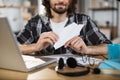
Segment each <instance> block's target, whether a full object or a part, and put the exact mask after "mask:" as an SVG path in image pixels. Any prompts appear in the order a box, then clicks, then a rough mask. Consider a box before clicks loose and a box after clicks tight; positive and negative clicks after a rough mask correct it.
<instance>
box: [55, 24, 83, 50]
mask: <svg viewBox="0 0 120 80" xmlns="http://www.w3.org/2000/svg"><path fill="white" fill-rule="evenodd" d="M83 26H84V24H79V25H78V24H76V23H72V24H70V25H68V26H66V27H65V28H64V29H63V30H62V31H61V32H60V33H57V35H58V36H59V40H58V41H57V42H56V43H55V44H54V48H55V49H58V48H60V47H61V46H63V45H64V44H65V43H66V42H67V41H68V40H70V39H71V38H73V37H74V36H78V35H79V34H80V31H81V29H82V28H83Z"/></svg>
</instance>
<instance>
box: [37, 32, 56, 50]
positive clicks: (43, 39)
mask: <svg viewBox="0 0 120 80" xmlns="http://www.w3.org/2000/svg"><path fill="white" fill-rule="evenodd" d="M57 40H58V36H57V35H56V34H55V33H54V32H52V31H50V32H44V33H42V34H41V35H40V37H39V39H38V41H37V43H36V45H35V51H40V50H42V49H45V48H47V47H48V46H49V45H53V44H54V43H55V42H56V41H57Z"/></svg>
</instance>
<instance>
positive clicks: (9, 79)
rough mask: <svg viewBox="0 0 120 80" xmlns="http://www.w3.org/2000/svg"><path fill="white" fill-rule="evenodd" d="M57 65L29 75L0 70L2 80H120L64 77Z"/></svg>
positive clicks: (115, 78)
mask: <svg viewBox="0 0 120 80" xmlns="http://www.w3.org/2000/svg"><path fill="white" fill-rule="evenodd" d="M55 65H56V63H53V64H50V65H48V66H45V67H42V68H40V69H37V70H34V71H32V72H28V73H24V72H18V71H12V70H5V69H0V80H120V76H115V75H104V74H92V73H89V74H87V75H85V76H79V77H68V76H63V75H61V74H57V73H56V71H55V70H54V69H55Z"/></svg>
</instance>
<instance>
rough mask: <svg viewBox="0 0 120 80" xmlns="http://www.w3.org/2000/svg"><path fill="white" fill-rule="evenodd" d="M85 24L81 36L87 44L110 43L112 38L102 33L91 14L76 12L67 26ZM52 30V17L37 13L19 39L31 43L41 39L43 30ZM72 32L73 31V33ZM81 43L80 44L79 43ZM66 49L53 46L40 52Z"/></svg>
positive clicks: (70, 17)
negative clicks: (109, 38)
mask: <svg viewBox="0 0 120 80" xmlns="http://www.w3.org/2000/svg"><path fill="white" fill-rule="evenodd" d="M73 22H75V23H77V24H85V26H84V27H83V29H82V30H81V32H80V35H79V36H80V37H81V38H82V39H83V40H84V42H85V43H86V45H98V44H102V43H106V44H109V43H111V41H110V40H108V39H107V38H106V36H105V35H104V34H103V33H101V32H100V31H99V29H98V27H97V25H96V24H95V22H94V21H92V20H91V19H90V17H89V16H87V15H84V14H74V15H72V16H69V17H68V21H67V23H66V25H65V26H67V25H69V24H71V23H73ZM47 31H52V29H51V27H50V18H48V17H46V16H41V15H36V16H35V17H33V18H32V19H31V20H29V21H28V24H27V25H26V26H25V29H24V30H22V31H21V32H20V33H19V34H18V35H17V40H18V41H19V43H21V44H31V43H36V42H37V40H38V39H39V36H40V34H41V33H43V32H47ZM71 34H72V33H71ZM78 45H79V44H78ZM69 50H70V51H71V52H72V53H76V52H75V51H73V50H72V49H69ZM65 52H66V49H65V48H64V47H61V48H59V49H57V50H54V48H53V47H52V46H49V47H48V48H46V49H44V50H42V51H40V54H45V53H46V54H60V53H65Z"/></svg>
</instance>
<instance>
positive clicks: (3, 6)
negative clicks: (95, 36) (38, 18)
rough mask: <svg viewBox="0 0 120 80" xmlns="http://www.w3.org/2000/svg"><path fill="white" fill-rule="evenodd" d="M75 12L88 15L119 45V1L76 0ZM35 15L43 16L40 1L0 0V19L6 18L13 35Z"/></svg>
mask: <svg viewBox="0 0 120 80" xmlns="http://www.w3.org/2000/svg"><path fill="white" fill-rule="evenodd" d="M76 6H77V8H78V9H77V12H78V13H84V14H87V15H89V16H90V17H91V18H92V19H93V20H94V21H95V22H96V23H97V24H98V27H99V28H100V30H101V31H102V32H103V33H104V34H105V35H106V36H107V37H108V39H110V40H112V41H113V42H114V43H120V0H78V3H77V5H76ZM36 14H44V7H43V6H42V4H41V0H0V17H7V18H8V20H9V23H10V26H11V28H12V31H13V32H14V33H15V34H18V32H19V31H20V30H22V29H23V28H24V26H25V24H26V23H27V21H28V20H29V19H30V18H31V17H33V16H35V15H36Z"/></svg>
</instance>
